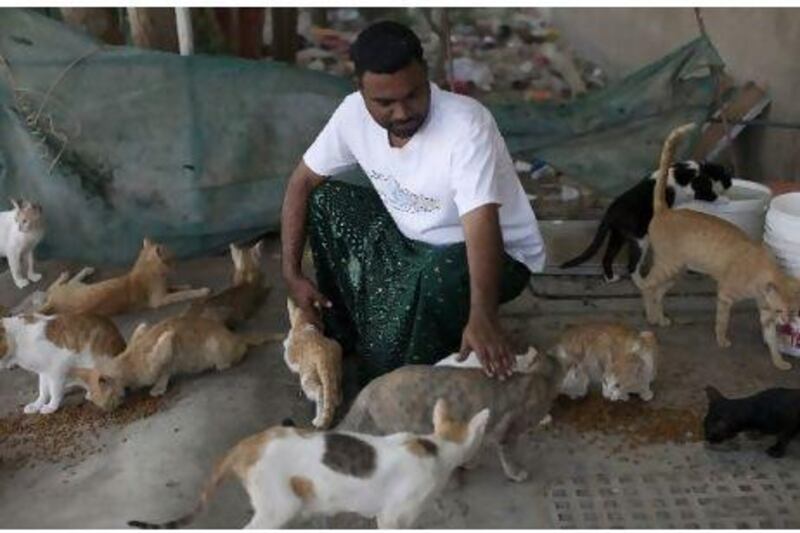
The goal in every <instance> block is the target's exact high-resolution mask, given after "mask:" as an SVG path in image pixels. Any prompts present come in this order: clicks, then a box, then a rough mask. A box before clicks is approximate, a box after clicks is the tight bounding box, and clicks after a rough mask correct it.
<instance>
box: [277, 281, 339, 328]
mask: <svg viewBox="0 0 800 533" xmlns="http://www.w3.org/2000/svg"><path fill="white" fill-rule="evenodd" d="M286 286H287V288H288V289H289V296H290V297H291V298H292V301H294V303H295V305H297V307H299V308H300V309H302V310H303V311H304V312H305V314H306V316H308V317H309V320H311V322H312V323H313V324H314V325H315V326H317V327H318V328H322V315H321V313H320V311H321V310H322V308H323V307H331V305H332V304H331V302H330V300H328V299H327V298H325V296H324V295H323V294H322V293H321V292H319V289H317V286H316V285H315V284H314V282H313V281H311V280H310V279H308V278H307V277H305V276H293V277H291V278H288V279H286Z"/></svg>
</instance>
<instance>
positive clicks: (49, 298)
mask: <svg viewBox="0 0 800 533" xmlns="http://www.w3.org/2000/svg"><path fill="white" fill-rule="evenodd" d="M171 260H172V258H171V254H170V252H169V250H168V249H167V247H166V246H164V245H163V244H157V243H154V242H152V241H151V240H150V239H144V242H143V243H142V250H141V251H140V252H139V257H138V258H137V259H136V262H135V263H134V264H133V267H132V268H131V270H130V271H129V272H128V273H127V274H124V275H122V276H118V277H116V278H111V279H107V280H105V281H99V282H97V283H91V284H87V283H83V280H84V279H85V278H86V277H87V276H89V275H91V274H92V273H93V272H94V269H92V268H90V267H87V268H84V269H83V270H81V271H80V272H79V273H78V274H77V275H75V277H73V278H72V279H68V278H69V274H68V273H67V272H63V273H62V274H61V275H60V276H59V277H58V279H57V280H56V281H55V282H54V283H53V284H52V285H51V286H50V287H49V288H48V289H47V294H46V296H45V302H44V304H43V305H42V307H41V308H40V309H39V312H41V313H65V312H66V313H92V314H96V315H105V316H111V315H118V314H122V313H128V312H131V311H138V310H141V309H146V308H151V309H155V308H157V307H162V306H165V305H169V304H172V303H177V302H183V301H186V300H191V299H192V298H199V297H202V296H206V295H207V294H208V292H209V290H208V288H202V289H191V290H179V291H174V292H171V290H170V288H169V287H168V285H167V276H168V274H169V271H170V269H171V266H170V263H171Z"/></svg>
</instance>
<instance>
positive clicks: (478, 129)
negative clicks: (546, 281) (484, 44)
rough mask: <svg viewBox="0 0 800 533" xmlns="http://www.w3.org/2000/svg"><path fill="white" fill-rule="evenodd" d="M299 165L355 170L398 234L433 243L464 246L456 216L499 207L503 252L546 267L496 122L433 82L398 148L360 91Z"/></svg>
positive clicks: (328, 171) (323, 170)
mask: <svg viewBox="0 0 800 533" xmlns="http://www.w3.org/2000/svg"><path fill="white" fill-rule="evenodd" d="M303 161H304V162H305V164H306V166H308V167H309V168H310V169H311V170H312V171H314V172H315V173H317V174H319V175H320V176H332V175H335V174H338V173H340V172H343V171H345V170H349V169H351V168H352V167H353V166H354V165H356V164H358V165H360V166H361V168H362V169H363V170H364V172H365V173H366V175H367V176H368V177H369V179H370V180H371V181H372V184H373V185H374V186H375V189H376V190H377V192H378V194H379V195H380V197H381V200H383V203H384V205H385V206H386V209H387V210H388V211H389V214H390V215H391V216H392V218H393V219H394V221H395V223H396V224H397V227H398V228H399V229H400V231H401V232H402V233H403V235H405V236H406V237H408V238H409V239H413V240H417V241H422V242H425V243H428V244H432V245H445V244H453V243H458V242H464V229H463V227H462V225H461V219H460V217H461V216H463V215H464V214H466V213H468V212H470V211H472V210H473V209H475V208H477V207H480V206H482V205H486V204H490V203H495V204H500V206H501V207H500V225H501V229H502V233H503V242H504V245H505V250H506V252H507V253H508V254H509V255H510V256H511V257H513V258H514V259H516V260H517V261H520V262H521V263H524V264H525V265H526V266H527V267H528V269H530V270H531V271H532V272H540V271H542V270H543V269H544V263H545V250H544V242H543V241H542V236H541V234H540V232H539V226H538V224H537V222H536V217H535V215H534V214H533V209H532V208H531V205H530V202H529V201H528V198H527V196H526V195H525V192H524V191H523V189H522V184H521V183H520V182H519V178H518V177H517V173H516V171H515V169H514V164H513V161H512V160H511V156H510V154H509V153H508V149H507V148H506V144H505V142H504V141H503V138H502V136H501V135H500V131H499V130H498V129H497V124H496V123H495V121H494V117H492V115H491V113H489V111H488V110H487V109H486V108H485V107H484V106H483V105H481V104H480V103H479V102H478V101H477V100H474V99H472V98H469V97H466V96H461V95H457V94H454V93H450V92H446V91H443V90H441V89H439V88H438V87H437V86H436V85H435V84H433V83H431V104H430V111H429V113H428V117H427V119H426V120H425V123H424V124H423V125H422V127H421V128H420V129H419V130H417V132H416V133H415V134H414V136H413V137H411V139H410V140H409V141H408V142H407V143H406V144H405V145H404V146H403V147H400V148H395V147H392V146H391V145H390V144H389V135H388V132H387V131H386V130H385V129H384V128H382V127H381V126H380V125H379V124H378V123H377V122H375V120H374V119H373V118H372V116H371V115H370V114H369V112H368V111H367V108H366V105H365V104H364V99H363V97H362V96H361V93H360V92H354V93H352V94H350V95H348V96H347V97H346V98H345V99H344V101H343V102H342V103H341V104H340V105H339V107H338V108H337V109H336V111H335V112H334V113H333V115H332V116H331V118H330V120H329V121H328V123H327V124H326V125H325V127H324V128H323V130H322V131H321V132H320V134H319V135H318V136H317V138H316V140H315V141H314V143H313V144H312V145H311V147H310V148H309V149H308V150H307V151H306V153H305V155H304V156H303Z"/></svg>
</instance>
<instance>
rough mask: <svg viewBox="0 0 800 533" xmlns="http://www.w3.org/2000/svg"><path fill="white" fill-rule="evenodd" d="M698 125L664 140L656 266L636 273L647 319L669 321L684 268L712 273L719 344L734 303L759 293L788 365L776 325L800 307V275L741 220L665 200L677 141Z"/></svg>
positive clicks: (772, 339)
mask: <svg viewBox="0 0 800 533" xmlns="http://www.w3.org/2000/svg"><path fill="white" fill-rule="evenodd" d="M693 128H694V125H693V124H687V125H685V126H682V127H680V128H677V129H676V130H674V131H673V132H672V133H670V135H669V137H668V138H667V140H666V141H665V143H664V148H663V150H662V153H661V163H660V166H659V170H658V172H659V174H658V178H657V181H656V187H655V192H654V193H653V219H652V220H651V221H650V226H649V230H648V234H649V235H650V243H651V244H650V245H651V247H652V249H653V266H652V267H651V269H650V272H649V273H648V275H647V277H646V278H644V279H641V278H638V277H636V276H634V277H633V280H634V283H636V284H637V286H638V287H639V289H640V290H641V291H642V298H643V300H644V307H645V312H646V314H647V320H648V321H649V322H650V323H651V324H658V325H661V326H668V325H669V324H670V321H669V319H668V318H667V317H666V316H665V315H664V295H665V294H666V293H667V291H668V290H669V289H670V287H672V285H673V284H674V283H675V278H676V277H677V276H678V275H679V274H680V273H681V272H683V271H684V270H686V269H691V270H694V271H696V272H702V273H705V274H708V275H709V276H711V277H713V278H714V280H715V281H716V282H717V315H716V325H715V333H716V337H717V345H719V346H720V347H721V348H727V347H729V346H730V345H731V342H730V340H728V323H729V321H730V311H731V306H732V305H733V304H734V303H735V302H737V301H740V300H747V299H751V298H752V299H755V300H756V303H757V305H758V309H759V313H760V316H761V332H762V336H763V339H764V342H765V343H766V345H767V346H768V347H769V351H770V355H771V356H772V362H773V364H774V365H775V366H776V367H777V368H779V369H781V370H788V369H789V368H791V366H792V365H791V364H790V363H789V362H787V361H785V360H784V359H783V357H782V356H781V354H780V352H778V346H777V333H776V331H775V328H776V325H778V324H782V323H787V322H788V321H789V320H791V318H792V317H793V316H796V315H797V312H798V309H800V281H798V280H797V279H795V278H793V277H791V276H788V275H787V274H786V273H784V272H783V271H782V270H781V268H780V267H779V266H778V264H777V263H776V262H775V259H774V258H773V257H772V254H771V253H770V251H769V250H768V248H767V247H766V245H765V244H764V243H762V242H756V241H753V240H752V239H750V238H749V237H748V236H747V234H746V233H745V232H744V231H742V230H741V229H739V228H738V227H737V226H735V225H733V224H731V223H730V222H727V221H725V220H722V219H720V218H718V217H715V216H712V215H708V214H705V213H700V212H697V211H692V210H688V209H669V207H668V206H667V204H666V200H665V189H666V174H667V169H668V168H669V165H670V163H671V161H672V158H673V155H674V152H675V147H676V146H677V144H678V143H679V142H680V140H681V139H682V138H683V137H684V136H686V135H687V134H688V133H689V132H690V131H691V130H692V129H693Z"/></svg>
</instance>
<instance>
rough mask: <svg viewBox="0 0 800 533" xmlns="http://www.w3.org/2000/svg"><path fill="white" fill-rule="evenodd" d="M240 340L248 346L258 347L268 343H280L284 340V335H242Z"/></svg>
mask: <svg viewBox="0 0 800 533" xmlns="http://www.w3.org/2000/svg"><path fill="white" fill-rule="evenodd" d="M241 337H242V340H243V341H244V342H245V343H246V344H247V345H248V346H259V345H261V344H266V343H268V342H282V341H283V340H284V339H285V338H286V334H285V333H244V334H242V336H241Z"/></svg>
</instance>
